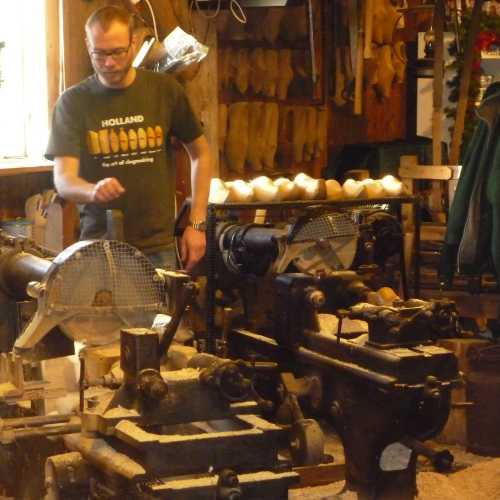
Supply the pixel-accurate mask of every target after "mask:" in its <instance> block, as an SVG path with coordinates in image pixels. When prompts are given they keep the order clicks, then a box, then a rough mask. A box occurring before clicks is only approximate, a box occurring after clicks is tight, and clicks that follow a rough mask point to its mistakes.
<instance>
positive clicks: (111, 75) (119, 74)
mask: <svg viewBox="0 0 500 500" xmlns="http://www.w3.org/2000/svg"><path fill="white" fill-rule="evenodd" d="M130 68H131V65H127V66H126V67H125V68H122V69H119V70H110V71H106V70H103V69H102V68H97V67H95V66H94V71H95V72H96V73H97V74H98V75H99V76H100V77H101V79H102V80H103V82H104V83H108V84H110V85H113V86H116V85H119V84H120V83H121V82H122V81H123V80H124V79H125V77H126V76H127V74H128V72H129V70H130Z"/></svg>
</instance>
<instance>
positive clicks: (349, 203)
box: [209, 196, 417, 209]
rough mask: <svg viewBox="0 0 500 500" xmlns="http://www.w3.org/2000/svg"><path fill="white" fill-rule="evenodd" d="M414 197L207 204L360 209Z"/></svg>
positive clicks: (235, 206)
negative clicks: (323, 206)
mask: <svg viewBox="0 0 500 500" xmlns="http://www.w3.org/2000/svg"><path fill="white" fill-rule="evenodd" d="M416 201H417V197H415V196H385V197H383V198H355V199H353V200H339V201H333V200H296V201H272V202H269V203H263V202H259V201H255V202H250V203H235V202H230V203H209V206H210V207H213V208H223V209H231V208H256V209H257V208H303V207H307V206H322V205H325V206H333V207H338V208H348V207H360V206H366V205H384V204H389V203H415V202H416Z"/></svg>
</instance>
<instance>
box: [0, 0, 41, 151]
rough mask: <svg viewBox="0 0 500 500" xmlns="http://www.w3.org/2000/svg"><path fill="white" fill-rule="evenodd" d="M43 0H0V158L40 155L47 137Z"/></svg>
mask: <svg viewBox="0 0 500 500" xmlns="http://www.w3.org/2000/svg"><path fill="white" fill-rule="evenodd" d="M45 14H46V0H16V1H15V2H2V13H1V16H0V41H5V44H6V46H5V47H4V49H3V50H2V53H1V54H0V65H1V72H2V80H3V82H2V83H1V84H0V85H1V86H0V110H1V114H0V160H2V159H10V158H27V159H42V158H43V152H44V149H45V146H46V143H47V138H48V128H49V123H48V99H47V92H48V90H47V47H46V46H47V43H46V16H45Z"/></svg>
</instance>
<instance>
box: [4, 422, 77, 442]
mask: <svg viewBox="0 0 500 500" xmlns="http://www.w3.org/2000/svg"><path fill="white" fill-rule="evenodd" d="M81 430H82V424H81V423H77V424H66V425H61V426H50V427H44V426H42V427H33V428H29V429H13V430H12V432H13V438H14V440H16V439H23V438H29V437H33V436H43V437H46V436H60V435H61V434H74V433H75V432H80V431H81Z"/></svg>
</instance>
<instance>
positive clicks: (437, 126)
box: [432, 0, 445, 165]
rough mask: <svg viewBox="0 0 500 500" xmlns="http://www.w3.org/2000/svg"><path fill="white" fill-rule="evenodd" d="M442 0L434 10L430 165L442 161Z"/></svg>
mask: <svg viewBox="0 0 500 500" xmlns="http://www.w3.org/2000/svg"><path fill="white" fill-rule="evenodd" d="M444 18H445V9H444V0H436V5H435V9H434V80H433V95H432V101H433V103H432V108H433V111H432V163H433V164H434V165H440V164H441V163H442V161H443V156H442V155H443V153H442V142H443V86H444V62H443V61H444V43H443V32H444Z"/></svg>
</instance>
